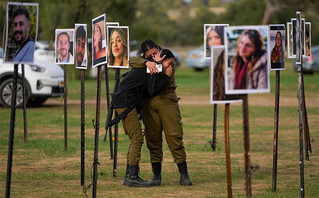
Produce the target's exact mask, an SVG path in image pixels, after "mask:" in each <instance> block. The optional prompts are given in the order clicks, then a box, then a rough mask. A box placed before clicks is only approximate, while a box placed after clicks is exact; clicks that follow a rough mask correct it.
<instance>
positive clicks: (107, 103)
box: [104, 64, 113, 159]
mask: <svg viewBox="0 0 319 198" xmlns="http://www.w3.org/2000/svg"><path fill="white" fill-rule="evenodd" d="M104 71H105V83H106V105H107V107H109V106H110V88H109V72H108V67H107V64H106V65H105V69H104ZM106 122H107V121H105V124H106ZM107 131H109V140H110V156H111V159H113V141H112V127H106V126H105V136H104V141H106V136H107Z"/></svg>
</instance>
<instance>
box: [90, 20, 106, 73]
mask: <svg viewBox="0 0 319 198" xmlns="http://www.w3.org/2000/svg"><path fill="white" fill-rule="evenodd" d="M92 37H93V38H92V40H93V45H92V60H93V67H96V66H98V65H102V64H104V63H106V39H105V38H106V35H105V14H103V15H101V16H99V17H96V18H94V19H93V20H92Z"/></svg>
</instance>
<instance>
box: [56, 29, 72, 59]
mask: <svg viewBox="0 0 319 198" xmlns="http://www.w3.org/2000/svg"><path fill="white" fill-rule="evenodd" d="M55 64H60V65H72V64H74V29H56V30H55Z"/></svg>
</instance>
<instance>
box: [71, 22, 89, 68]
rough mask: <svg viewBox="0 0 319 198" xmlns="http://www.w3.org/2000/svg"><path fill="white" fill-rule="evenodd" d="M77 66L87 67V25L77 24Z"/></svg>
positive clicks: (75, 45)
mask: <svg viewBox="0 0 319 198" xmlns="http://www.w3.org/2000/svg"><path fill="white" fill-rule="evenodd" d="M74 30H75V41H74V43H75V44H74V47H75V68H77V69H87V62H88V56H87V25H86V24H77V23H76V24H75V26H74Z"/></svg>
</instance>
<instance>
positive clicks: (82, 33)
mask: <svg viewBox="0 0 319 198" xmlns="http://www.w3.org/2000/svg"><path fill="white" fill-rule="evenodd" d="M85 36H86V34H85V30H84V28H83V26H79V27H78V28H77V29H76V35H75V40H78V38H81V39H84V40H85Z"/></svg>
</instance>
